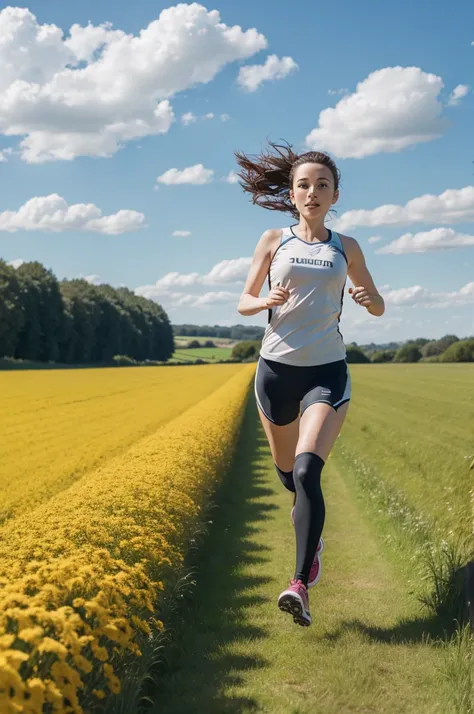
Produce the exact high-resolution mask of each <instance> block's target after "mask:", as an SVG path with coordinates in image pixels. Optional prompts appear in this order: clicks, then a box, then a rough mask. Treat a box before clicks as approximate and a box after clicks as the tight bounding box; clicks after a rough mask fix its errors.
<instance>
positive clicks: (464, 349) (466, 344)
mask: <svg viewBox="0 0 474 714" xmlns="http://www.w3.org/2000/svg"><path fill="white" fill-rule="evenodd" d="M439 361H440V362H474V337H470V338H469V339H467V340H459V342H455V343H454V344H453V345H451V347H448V349H447V350H446V351H445V352H443V354H442V355H440V358H439Z"/></svg>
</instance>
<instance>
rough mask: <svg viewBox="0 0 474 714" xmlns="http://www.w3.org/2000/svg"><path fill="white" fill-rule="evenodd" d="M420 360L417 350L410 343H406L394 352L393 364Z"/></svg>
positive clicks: (419, 353)
mask: <svg viewBox="0 0 474 714" xmlns="http://www.w3.org/2000/svg"><path fill="white" fill-rule="evenodd" d="M420 359H421V352H420V350H419V348H418V347H417V346H416V345H414V344H412V343H411V342H407V343H406V344H405V345H402V346H401V347H400V348H399V349H398V350H397V351H396V353H395V358H394V362H419V361H420Z"/></svg>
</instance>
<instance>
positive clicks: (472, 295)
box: [383, 282, 474, 308]
mask: <svg viewBox="0 0 474 714" xmlns="http://www.w3.org/2000/svg"><path fill="white" fill-rule="evenodd" d="M383 297H384V300H385V303H386V304H387V305H394V306H399V307H431V308H437V307H439V308H443V307H453V306H457V305H468V304H470V303H474V282H472V283H467V285H464V287H462V288H460V290H457V291H452V292H436V291H433V290H428V289H427V288H423V287H421V285H413V286H411V287H408V288H399V289H398V290H390V291H389V292H387V293H385V294H384V296H383Z"/></svg>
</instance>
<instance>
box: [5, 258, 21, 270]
mask: <svg viewBox="0 0 474 714" xmlns="http://www.w3.org/2000/svg"><path fill="white" fill-rule="evenodd" d="M24 262H25V261H24V260H23V258H15V259H14V260H10V262H9V263H8V265H11V266H12V268H15V270H16V269H17V268H19V267H20V265H23V263H24Z"/></svg>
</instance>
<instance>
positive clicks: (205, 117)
mask: <svg viewBox="0 0 474 714" xmlns="http://www.w3.org/2000/svg"><path fill="white" fill-rule="evenodd" d="M215 116H216V115H215V114H214V113H213V112H208V113H207V114H205V115H204V119H214V117H215Z"/></svg>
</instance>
